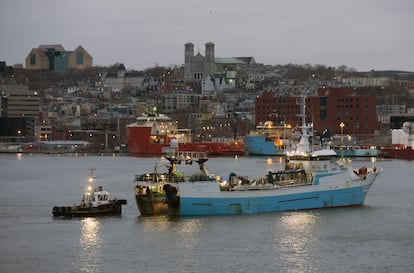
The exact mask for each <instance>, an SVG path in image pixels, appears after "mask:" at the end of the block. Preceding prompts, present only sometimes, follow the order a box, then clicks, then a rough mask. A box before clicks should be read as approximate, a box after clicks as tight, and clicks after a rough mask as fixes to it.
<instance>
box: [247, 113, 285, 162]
mask: <svg viewBox="0 0 414 273" xmlns="http://www.w3.org/2000/svg"><path fill="white" fill-rule="evenodd" d="M290 138H291V127H290V126H288V125H286V124H285V125H275V124H273V122H271V121H266V122H265V123H264V124H259V125H257V126H256V128H255V130H253V131H251V132H250V133H249V134H248V135H246V136H245V137H244V149H245V151H246V153H247V154H249V155H267V156H284V155H286V151H287V148H288V147H289V145H290Z"/></svg>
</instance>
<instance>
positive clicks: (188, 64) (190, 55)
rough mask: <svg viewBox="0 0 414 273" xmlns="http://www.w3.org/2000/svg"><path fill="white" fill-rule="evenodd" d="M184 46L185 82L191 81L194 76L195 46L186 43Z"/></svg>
mask: <svg viewBox="0 0 414 273" xmlns="http://www.w3.org/2000/svg"><path fill="white" fill-rule="evenodd" d="M184 46H185V51H184V80H186V81H191V80H192V75H193V72H192V71H193V59H194V44H192V43H186V44H185V45H184Z"/></svg>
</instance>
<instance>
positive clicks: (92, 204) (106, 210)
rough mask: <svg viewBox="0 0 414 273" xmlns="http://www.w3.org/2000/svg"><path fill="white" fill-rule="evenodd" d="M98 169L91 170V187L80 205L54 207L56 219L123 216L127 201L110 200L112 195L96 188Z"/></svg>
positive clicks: (100, 187) (88, 187)
mask: <svg viewBox="0 0 414 273" xmlns="http://www.w3.org/2000/svg"><path fill="white" fill-rule="evenodd" d="M95 170H96V169H95V168H93V167H91V168H89V171H90V175H89V185H88V186H87V187H86V189H85V192H84V193H83V198H82V201H81V203H80V204H79V205H74V206H65V207H57V206H55V207H53V209H52V213H53V216H55V217H95V216H112V215H121V213H122V205H126V203H127V200H125V199H116V198H115V199H110V193H109V192H107V191H104V190H103V188H102V186H98V187H96V188H94V185H93V182H94V179H95V178H96V176H95V175H94V171H95Z"/></svg>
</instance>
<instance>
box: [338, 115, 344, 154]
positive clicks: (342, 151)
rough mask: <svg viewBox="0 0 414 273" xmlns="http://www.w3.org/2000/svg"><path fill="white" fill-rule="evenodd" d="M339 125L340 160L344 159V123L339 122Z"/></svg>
mask: <svg viewBox="0 0 414 273" xmlns="http://www.w3.org/2000/svg"><path fill="white" fill-rule="evenodd" d="M339 127H341V160H342V161H343V159H344V127H345V123H343V122H341V123H340V124H339Z"/></svg>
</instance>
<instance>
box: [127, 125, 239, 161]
mask: <svg viewBox="0 0 414 273" xmlns="http://www.w3.org/2000/svg"><path fill="white" fill-rule="evenodd" d="M154 139H156V141H154ZM171 140H172V138H170V137H168V136H167V135H157V136H151V127H133V126H130V127H127V141H128V151H129V153H131V154H136V155H161V154H165V153H166V151H168V150H169V148H170V143H171ZM178 149H179V150H180V151H192V152H205V153H207V154H208V155H211V156H213V155H216V156H233V155H241V154H243V153H244V149H243V142H242V141H228V142H186V143H180V142H179V143H178Z"/></svg>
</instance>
